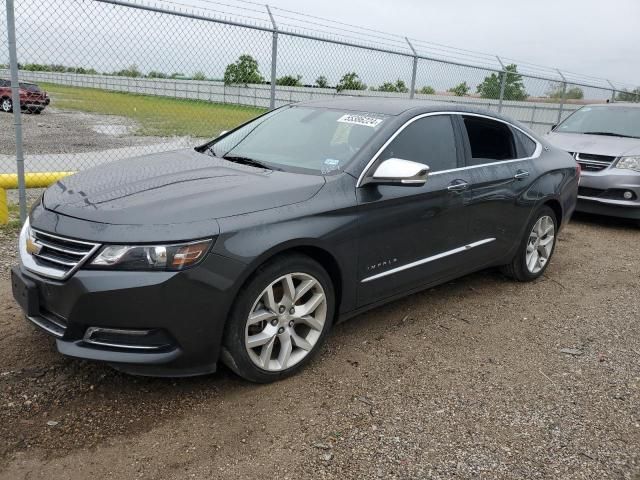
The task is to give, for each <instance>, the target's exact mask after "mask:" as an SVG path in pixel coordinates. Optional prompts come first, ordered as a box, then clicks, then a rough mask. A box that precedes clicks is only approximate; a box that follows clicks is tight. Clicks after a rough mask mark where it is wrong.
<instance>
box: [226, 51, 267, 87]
mask: <svg viewBox="0 0 640 480" xmlns="http://www.w3.org/2000/svg"><path fill="white" fill-rule="evenodd" d="M250 83H264V78H263V77H262V75H260V70H259V67H258V61H257V60H256V59H255V58H253V57H252V56H251V55H246V54H245V55H240V58H238V61H237V62H236V63H231V64H229V65H227V68H226V70H225V71H224V84H225V85H232V84H242V85H244V86H245V87H246V86H247V85H248V84H250Z"/></svg>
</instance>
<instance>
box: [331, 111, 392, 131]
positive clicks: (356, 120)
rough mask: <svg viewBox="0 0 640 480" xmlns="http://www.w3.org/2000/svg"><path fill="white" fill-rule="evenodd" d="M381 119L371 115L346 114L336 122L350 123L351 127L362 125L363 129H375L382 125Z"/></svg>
mask: <svg viewBox="0 0 640 480" xmlns="http://www.w3.org/2000/svg"><path fill="white" fill-rule="evenodd" d="M382 120H384V119H382V118H379V117H374V116H372V115H362V114H357V113H347V114H346V115H343V116H341V117H340V118H339V119H338V120H337V121H338V122H340V123H351V124H353V125H362V126H363V127H371V128H375V127H377V126H378V125H380V124H381V123H382Z"/></svg>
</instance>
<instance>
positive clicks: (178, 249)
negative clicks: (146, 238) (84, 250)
mask: <svg viewBox="0 0 640 480" xmlns="http://www.w3.org/2000/svg"><path fill="white" fill-rule="evenodd" d="M212 243H213V241H212V240H211V239H209V240H200V241H197V242H189V243H176V244H173V245H106V246H104V247H102V249H100V251H99V252H98V255H97V256H96V258H94V259H93V261H92V262H91V264H90V266H91V267H93V268H106V269H117V270H170V271H175V270H183V269H185V268H188V267H192V266H194V265H196V264H197V263H199V262H200V261H202V259H203V258H204V257H205V255H206V254H207V252H208V251H209V247H211V244H212Z"/></svg>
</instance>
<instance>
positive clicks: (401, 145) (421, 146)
mask: <svg viewBox="0 0 640 480" xmlns="http://www.w3.org/2000/svg"><path fill="white" fill-rule="evenodd" d="M389 158H401V159H402V160H411V161H413V162H419V163H424V164H425V165H428V166H429V169H430V170H431V171H432V172H437V171H441V170H449V169H451V168H456V167H457V166H458V156H457V153H456V140H455V135H454V133H453V124H452V122H451V117H450V116H449V115H434V116H431V117H424V118H420V119H418V120H416V121H414V122H412V123H410V124H409V125H408V126H407V127H406V128H405V129H404V130H402V131H401V132H400V133H399V134H398V136H397V137H396V138H394V139H393V141H392V142H391V143H390V144H389V146H387V148H386V149H385V150H384V152H382V154H381V155H380V160H387V159H389Z"/></svg>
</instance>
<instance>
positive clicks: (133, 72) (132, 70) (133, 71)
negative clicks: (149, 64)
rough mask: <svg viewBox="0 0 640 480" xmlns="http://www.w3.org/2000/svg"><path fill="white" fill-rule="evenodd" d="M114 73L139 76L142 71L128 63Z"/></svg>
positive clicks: (122, 75) (120, 75)
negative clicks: (127, 66) (125, 66)
mask: <svg viewBox="0 0 640 480" xmlns="http://www.w3.org/2000/svg"><path fill="white" fill-rule="evenodd" d="M56 66H57V65H53V67H56ZM63 68H64V67H63ZM54 71H56V70H54ZM114 75H117V76H118V77H141V76H142V73H140V70H138V66H137V65H135V64H133V65H130V66H129V68H125V69H123V70H119V71H117V72H114Z"/></svg>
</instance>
